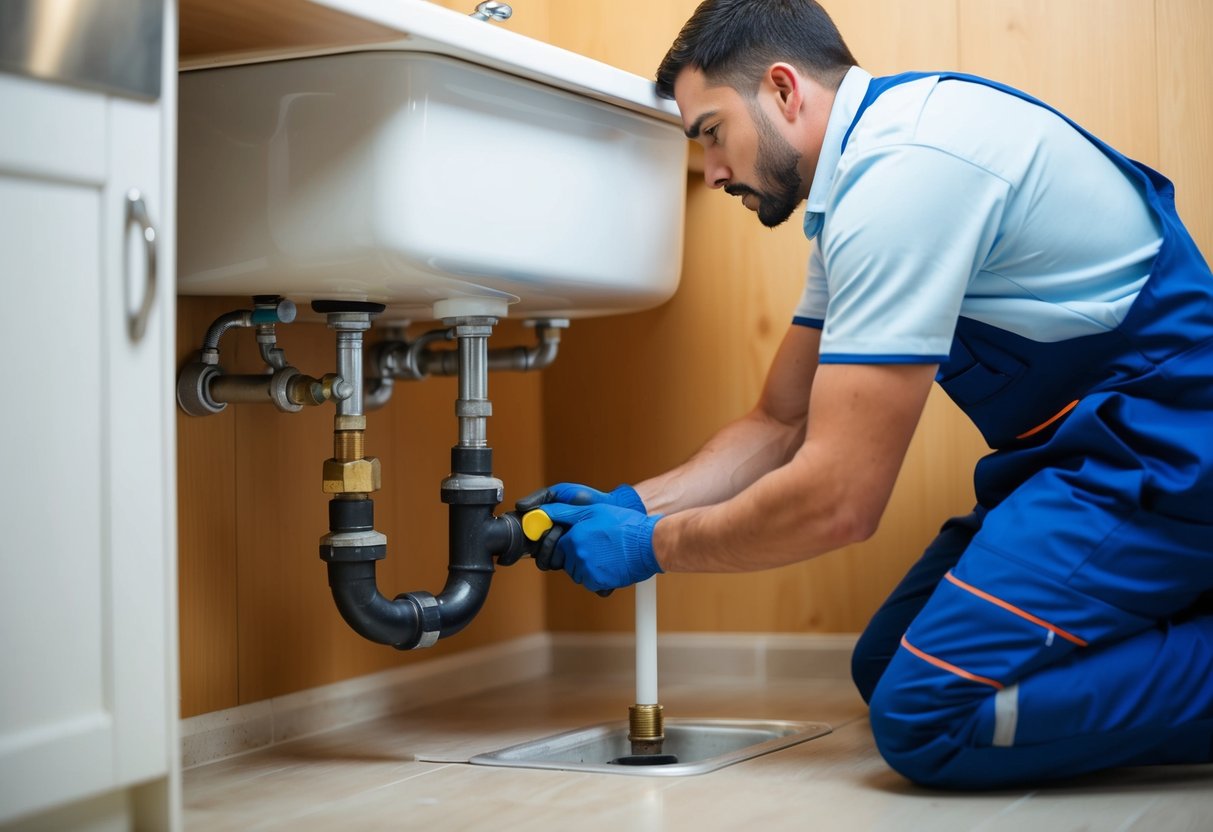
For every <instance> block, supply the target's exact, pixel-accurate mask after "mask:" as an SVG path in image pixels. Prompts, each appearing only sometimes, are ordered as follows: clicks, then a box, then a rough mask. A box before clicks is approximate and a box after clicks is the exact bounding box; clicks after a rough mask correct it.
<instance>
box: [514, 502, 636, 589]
mask: <svg viewBox="0 0 1213 832" xmlns="http://www.w3.org/2000/svg"><path fill="white" fill-rule="evenodd" d="M550 503H566V504H568V505H572V506H589V505H610V506H618V507H620V508H626V509H632V510H633V511H638V512H640V513H641V514H645V513H647V512H646V511H645V507H644V501H643V500H641V499H640V495H639V494H637V493H636V489H634V488H632V486H630V485H627V484H626V483H625V484H624V485H620V486H617V487H616V488H615V490H613V491H610V492H607V491H599V490H598V489H596V488H590V487H589V486H588V485H581V484H580V483H575V482H559V483H556V484H555V485H553V486H549V487H548V488H541V489H539V490H538V491H533V492H531V493H530V494H528V495H526V496H525V497H523V498H522V499H520V500H519V501H518V502H516V503H515V504H514V507H515V508H516V509H517V510H518V511H519V512H521V513H524V514H525V513H526V512H528V511H530V510H532V509H536V508H539V507H540V506H546V505H548V504H550ZM549 516H551V515H549ZM553 519H554V518H553ZM563 534H564V528H563V527H561V526H554V527H552V528H551V529H550V530H549V531H548V532H547V533H546V534H544V536H543V537H542V538H541V539H540V541H539V545H538V546H537V547H536V548H535V566H537V567H539V569H540V570H542V571H544V572H547V571H549V570H555V569H564V553H563V552H562V551H561V550H560V549H559V547H558V546H557V544H558V543H559V542H560V538H561V536H562V535H563Z"/></svg>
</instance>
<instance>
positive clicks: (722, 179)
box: [703, 150, 733, 188]
mask: <svg viewBox="0 0 1213 832" xmlns="http://www.w3.org/2000/svg"><path fill="white" fill-rule="evenodd" d="M732 178H733V172H732V171H731V170H729V168H728V166H727V165H725V164H724V161H723V160H722V159H721V158H720V156H719V154H717V153H714V152H712V151H711V150H707V151H704V154H703V181H704V183H706V184H707V186H708V187H709V188H723V187H724V186H725V185H727V184H729V181H730V180H731V179H732Z"/></svg>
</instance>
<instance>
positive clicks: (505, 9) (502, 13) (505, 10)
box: [468, 0, 514, 21]
mask: <svg viewBox="0 0 1213 832" xmlns="http://www.w3.org/2000/svg"><path fill="white" fill-rule="evenodd" d="M513 14H514V10H513V9H512V8H510V6H509V4H508V3H498V2H497V0H485V2H483V3H477V4H476V10H475V11H474V12H472V13H471V14H470V15H468V17H474V18H476V19H477V20H486V21H492V20H509V19H510V16H511V15H513Z"/></svg>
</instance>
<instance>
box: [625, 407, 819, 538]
mask: <svg viewBox="0 0 1213 832" xmlns="http://www.w3.org/2000/svg"><path fill="white" fill-rule="evenodd" d="M803 440H804V423H803V422H801V423H799V424H787V423H784V422H780V421H777V420H775V419H772V418H770V417H769V416H767V415H765V414H764V413H762V411H761V410H757V409H756V410H754V411H752V412H751V413H749V414H747V415H745V416H743V417H742V418H741V419H738V420H737V421H735V422H732V423H731V424H729V425H727V426H726V427H724V428H723V429H722V430H720V431H719V432H718V433H716V435H715V436H713V437H712V438H711V439H709V440H708V442H707V444H705V445H704V446H703V448H701V449H700V450H699V451H698V452H697V453H696V454H695V455H694V456H693V457H691V458H690V459H689V460H687V461H686V462H685V463H683V464H682V465H680V466H678V467H677V468H674V469H673V470H671V471H667V472H666V473H664V474H660V475H658V476H656V477H653V478H652V479H648V480H645V481H644V482H641V483H639V484H638V485H637V486H636V491H637V493H638V494H640V498H641V499H642V500H644V504H645V507H646V508H647V509H648V511H649V513H651V514H671V513H673V512H676V511H683V510H685V509H688V508H694V507H696V506H706V505H714V504H716V503H720V502H723V501H725V500H728V499H730V498H731V497H734V496H736V495H737V494H739V493H740V492H741V491H743V490H744V489H746V488H747V487H749V486H750V485H751V484H752V483H754V482H756V481H757V480H758V479H759V478H760V477H762V476H763V475H764V474H767V473H768V472H770V471H773V470H774V469H776V468H778V467H780V466H781V465H784V464H785V463H786V462H787V461H788V460H789V459H791V458H792V455H793V454H795V452H796V449H797V448H798V447H800V444H801V442H803Z"/></svg>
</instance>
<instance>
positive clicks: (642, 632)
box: [636, 576, 658, 705]
mask: <svg viewBox="0 0 1213 832" xmlns="http://www.w3.org/2000/svg"><path fill="white" fill-rule="evenodd" d="M636 704H637V705H656V704H658V702H657V577H656V576H653V577H652V578H649V579H648V580H647V581H641V582H640V583H638V584H636Z"/></svg>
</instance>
